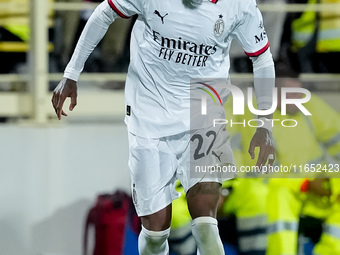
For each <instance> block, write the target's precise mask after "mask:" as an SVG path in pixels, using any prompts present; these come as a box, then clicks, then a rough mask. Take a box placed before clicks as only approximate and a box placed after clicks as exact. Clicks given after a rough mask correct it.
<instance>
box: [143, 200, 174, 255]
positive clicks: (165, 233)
mask: <svg viewBox="0 0 340 255" xmlns="http://www.w3.org/2000/svg"><path fill="white" fill-rule="evenodd" d="M141 220H142V231H141V232H140V234H139V237H138V250H139V252H140V254H141V255H153V254H160V255H163V254H168V252H169V245H168V242H167V239H168V237H169V235H170V223H171V204H170V205H168V206H167V207H165V208H164V209H161V210H160V211H158V212H156V213H154V214H151V215H146V216H142V217H141Z"/></svg>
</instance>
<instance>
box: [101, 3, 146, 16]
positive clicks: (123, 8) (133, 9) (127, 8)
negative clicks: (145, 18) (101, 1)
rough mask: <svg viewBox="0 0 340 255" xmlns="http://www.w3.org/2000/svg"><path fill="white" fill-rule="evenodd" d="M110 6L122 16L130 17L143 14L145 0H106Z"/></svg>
mask: <svg viewBox="0 0 340 255" xmlns="http://www.w3.org/2000/svg"><path fill="white" fill-rule="evenodd" d="M105 1H108V3H109V5H110V7H111V8H112V9H113V10H114V11H115V12H116V13H117V14H118V15H119V16H120V17H122V18H125V19H127V18H130V17H131V16H133V15H135V14H138V15H139V14H142V10H143V0H105Z"/></svg>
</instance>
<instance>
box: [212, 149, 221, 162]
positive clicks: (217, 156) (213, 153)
mask: <svg viewBox="0 0 340 255" xmlns="http://www.w3.org/2000/svg"><path fill="white" fill-rule="evenodd" d="M222 154H223V152H221V154H220V155H217V154H216V153H215V152H214V151H212V155H214V156H215V157H216V158H217V159H218V161H220V162H222V161H221V156H222Z"/></svg>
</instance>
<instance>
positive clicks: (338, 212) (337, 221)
mask: <svg viewBox="0 0 340 255" xmlns="http://www.w3.org/2000/svg"><path fill="white" fill-rule="evenodd" d="M331 187H332V192H333V193H332V197H331V199H332V202H333V203H332V208H331V210H329V213H328V215H327V219H326V222H325V224H324V228H323V233H322V235H321V240H320V241H319V242H318V243H317V244H316V245H315V247H314V250H313V254H314V255H333V254H340V179H332V180H331Z"/></svg>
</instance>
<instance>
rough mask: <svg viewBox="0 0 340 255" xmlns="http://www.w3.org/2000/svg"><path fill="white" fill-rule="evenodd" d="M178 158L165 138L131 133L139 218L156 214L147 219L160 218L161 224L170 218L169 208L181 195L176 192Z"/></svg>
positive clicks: (134, 199)
mask: <svg viewBox="0 0 340 255" xmlns="http://www.w3.org/2000/svg"><path fill="white" fill-rule="evenodd" d="M175 159H176V157H175V155H172V153H171V151H169V149H168V148H167V144H166V143H165V142H164V141H162V140H161V139H148V138H141V137H137V136H135V135H133V134H131V133H129V168H130V172H131V189H132V198H133V202H134V205H135V208H136V211H137V214H138V216H140V217H144V216H150V215H152V216H150V217H146V219H148V218H153V217H156V218H157V217H160V218H159V221H160V219H161V218H162V217H164V219H165V218H167V217H166V216H167V215H168V212H169V210H170V209H171V208H170V207H169V205H170V204H171V202H172V201H173V200H174V199H175V198H177V197H178V196H179V195H178V193H177V192H176V191H175V182H176V176H175V169H176V165H175ZM165 208H168V209H165ZM169 208H170V209H169ZM145 222H146V221H145ZM161 225H163V224H161Z"/></svg>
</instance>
